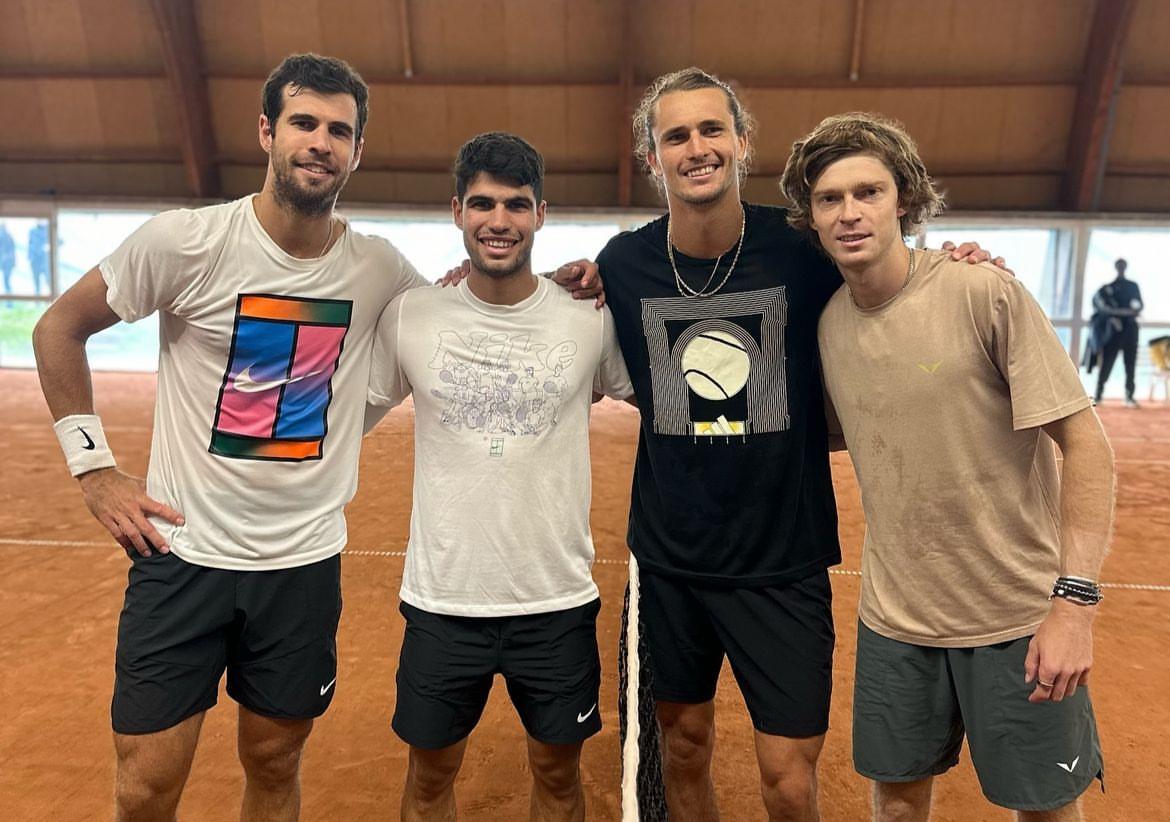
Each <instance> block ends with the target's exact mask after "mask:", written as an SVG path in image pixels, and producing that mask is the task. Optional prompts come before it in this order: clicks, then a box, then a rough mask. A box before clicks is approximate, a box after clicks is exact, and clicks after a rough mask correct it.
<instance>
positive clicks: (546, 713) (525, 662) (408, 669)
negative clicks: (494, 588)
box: [393, 599, 601, 750]
mask: <svg viewBox="0 0 1170 822" xmlns="http://www.w3.org/2000/svg"><path fill="white" fill-rule="evenodd" d="M600 608H601V600H599V599H595V600H593V601H592V602H587V603H585V604H584V605H580V606H578V607H576V608H569V609H567V610H563V611H550V612H549V613H545V614H528V615H524V616H508V617H459V616H446V615H443V614H433V613H430V612H429V611H422V610H420V609H418V608H415V607H413V606H411V605H408V604H406V603H405V602H404V603H402V605H401V606H400V608H399V610H401V611H402V615H403V616H404V617H406V635H405V636H404V637H403V640H402V653H401V655H400V657H399V660H398V678H397V681H398V702H397V705H396V706H395V708H394V721H393V726H394V732H395V733H397V734H398V736H400V737H401V738H402V740H403V741H404V742H406V743H407V744H409V745H413V746H414V747H416V748H426V749H430V750H437V749H439V748H446V747H447V746H449V745H454V744H455V743H456V742H458V741H459V740H461V739H463V738H464V737H465V736H467V735H468V734H470V733H471V731H472V729H473V728H474V727H475V726H476V724H477V723H478V722H479V717H480V715H481V714H482V713H483V708H484V705H486V704H487V699H488V693H489V692H490V691H491V688H492V680H493V678H494V677H495V675H496V674H497V673H499V674H502V675H503V677H504V681H505V682H506V683H507V686H508V695H509V696H510V697H511V698H512V704H513V705H514V706H515V707H516V712H517V713H518V714H519V715H520V721H521V722H522V723H523V724H524V729H525V730H526V731H527V732H528V735H529V736H531V737H532V738H533V739H536V740H537V741H539V742H544V743H546V744H550V745H560V744H571V743H575V742H581V741H582V740H584V739H587V738H589V737H590V736H593V734H595V733H597V732H598V731H600V730H601V714H600V708H599V706H598V704H597V694H598V690H599V689H600V687H601V660H600V659H599V657H598V654H597V612H598V611H599V610H600Z"/></svg>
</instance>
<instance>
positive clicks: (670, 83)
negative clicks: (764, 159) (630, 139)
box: [634, 66, 756, 196]
mask: <svg viewBox="0 0 1170 822" xmlns="http://www.w3.org/2000/svg"><path fill="white" fill-rule="evenodd" d="M704 88H717V89H719V90H720V91H722V92H723V94H724V95H725V96H726V97H727V110H728V111H729V112H730V113H731V119H732V122H733V124H734V125H735V133H736V135H737V136H739V137H744V138H746V139H747V153H746V154H745V155H744V157H743V159H741V160H740V161H739V163H738V166H737V169H738V174H739V182H740V184H742V183H743V181H744V179H745V178H746V177H747V173H748V169H749V168H750V167H751V162H752V155H753V150H752V136H753V135H754V134H755V130H756V121H755V119H754V118H753V117H752V116H751V115H750V114H749V113H748V111H747V109H745V108H744V107H743V103H741V102H740V101H739V97H737V96H736V94H735V90H734V89H732V87H731V85H730V84H729V83H726V82H724V81H723V80H720V79H719V78H718V77H716V76H715V75H714V74H710V73H708V72H706V71H703V70H702V69H701V68H698V67H696V66H691V67H689V68H685V69H679V70H678V71H672V72H670V73H669V74H664V75H662V76H661V77H659V78H658V79H657V80H655V81H654V82H652V83H651V84H650V85H649V86H648V87H647V88H646V92H645V94H643V95H642V99H641V101H639V103H638V108H637V110H635V112H634V154H635V155H636V156H637V158H638V159H639V160H641V161H642V168H643V169H645V171H646V173H647V174H648V175H649V176H650V181H651V182H652V183H654V185H655V187H656V188H657V189H658V193H659V194H662V195H664V196H665V194H666V188H665V184H664V183H663V182H662V180H660V179H658V177H656V176H655V175H654V172H653V170H652V169H651V168H650V161H649V159H648V158H649V155H650V154H651V153H652V152H653V151H654V150H655V149H654V116H655V106H656V105H657V103H658V100H659V98H661V97H662V95H664V94H670V93H671V92H675V91H697V90H699V89H704Z"/></svg>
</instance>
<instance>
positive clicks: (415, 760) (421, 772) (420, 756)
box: [406, 748, 461, 803]
mask: <svg viewBox="0 0 1170 822" xmlns="http://www.w3.org/2000/svg"><path fill="white" fill-rule="evenodd" d="M460 762H461V760H460V759H457V758H454V757H444V756H433V755H431V752H423V751H420V750H418V749H415V748H411V751H410V763H409V764H408V766H407V769H406V791H407V793H408V794H409V795H411V796H412V797H413V798H414V799H415V801H417V802H422V803H427V802H433V801H435V800H436V799H438V798H440V797H442V796H443V795H445V794H446V793H447V792H448V791H449V790H451V787H452V786H453V785H454V784H455V777H456V776H457V775H458V774H459V765H460Z"/></svg>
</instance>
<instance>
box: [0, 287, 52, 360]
mask: <svg viewBox="0 0 1170 822" xmlns="http://www.w3.org/2000/svg"><path fill="white" fill-rule="evenodd" d="M48 307H49V303H48V302H47V301H41V300H4V299H0V368H35V367H36V362H35V361H34V359H33V350H32V330H33V326H34V325H36V324H37V320H39V319H40V318H41V315H42V314H44V313H45V309H46V308H48Z"/></svg>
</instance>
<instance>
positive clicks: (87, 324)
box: [33, 268, 183, 556]
mask: <svg viewBox="0 0 1170 822" xmlns="http://www.w3.org/2000/svg"><path fill="white" fill-rule="evenodd" d="M118 319H119V318H118V315H117V314H115V313H114V312H113V310H112V309H111V308H110V307H109V305H107V304H106V283H105V280H103V279H102V275H101V272H100V271H98V269H97V268H93V269H90V270H89V271H88V272H86V274H85V275H84V276H83V277H82V278H81V279H80V280H78V282H77V284H76V285H74V286H73V287H72V288H70V289H69V290H68V291H66V292H65V293H64V294H62V295H61V297H60V298H59V299H58V300H57V301H56V302H54V303H53V304H52V305H51V306H49V308H48V310H47V311H46V312H45V314H44V316H42V317H41V319H40V321H39V322H38V323H37V325H36V328H35V329H33V351H34V353H35V354H36V359H37V373H38V375H39V376H40V380H41V391H42V392H44V395H45V401H46V402H47V403H48V404H49V411H50V412H51V413H52V415H53V419H54V420H59V419H61V418H63V417H68V416H70V415H73V414H92V413H93V381H92V379H91V377H90V371H89V360H88V359H87V358H86V355H85V344H86V342H87V341H88V340H89V338H90V337H92V336H93V335H94V334H96V333H98V332H99V331H102V330H103V329H106V328H109V327H110V326H112V325H114V323H116V322H118ZM77 480H78V482H79V483H80V485H81V493H82V495H83V496H84V497H85V504H86V505H87V506H88V507H89V510H90V512H91V513H92V514H93V515H94V517H96V518H97V520H98V521H99V522H100V523H101V524H102V525H103V526H105V528H106V530H108V531H109V532H110V534H111V535H112V536H113V537H114V539H116V540H117V541H118V543H119V544H120V545H121V546H122V547H123V548H125V549H126V550H127V551H129V550H131V548H133V549H135V550H137V551H138V552H139V553H140V554H142V555H143V556H150V555H151V553H153V552H152V550H151V546H154V547H155V548H157V549H158V550H159V551H160V552H163V553H165V552H166V551H167V545H166V541H165V540H164V539H163V538H162V536H161V535H160V534H159V533H158V531H157V530H156V529H155V527H154V526H153V525H152V524H151V523H150V521H149V520H148V519H147V515H156V516H161V517H163V518H164V519H167V520H169V521H171V522H174V523H176V524H182V521H183V518H182V516H181V515H180V514H179V513H178V512H177V511H175V510H174V509H172V508H170V507H169V506H166V505H163V504H162V503H160V502H157V501H156V500H152V499H151V498H150V497H148V496H147V495H146V486H145V483H144V482H143V481H142V480H141V479H139V478H137V477H131V476H129V475H127V474H124V473H122V472H121V471H119V470H118V469H117V468H102V469H99V470H96V471H89V472H87V473H84V474H81V475H80V476H78V477H77Z"/></svg>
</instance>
